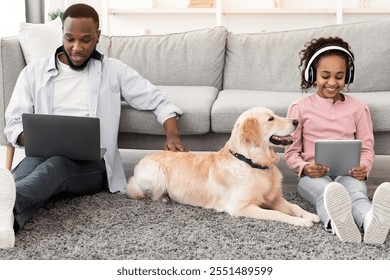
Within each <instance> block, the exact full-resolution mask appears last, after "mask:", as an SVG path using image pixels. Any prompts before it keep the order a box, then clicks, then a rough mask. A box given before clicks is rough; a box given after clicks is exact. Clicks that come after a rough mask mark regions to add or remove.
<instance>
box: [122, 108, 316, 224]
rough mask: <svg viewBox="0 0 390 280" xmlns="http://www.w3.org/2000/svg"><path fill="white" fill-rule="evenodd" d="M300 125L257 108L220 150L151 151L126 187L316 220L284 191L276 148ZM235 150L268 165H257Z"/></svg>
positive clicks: (135, 192) (162, 197)
mask: <svg viewBox="0 0 390 280" xmlns="http://www.w3.org/2000/svg"><path fill="white" fill-rule="evenodd" d="M295 128H296V121H294V120H291V119H286V118H282V117H279V116H277V115H275V114H274V113H273V112H272V111H271V110H269V109H267V108H263V107H257V108H253V109H251V110H248V111H246V112H244V113H243V114H242V115H241V116H240V117H239V118H238V120H237V121H236V123H235V125H234V128H233V130H232V134H231V137H230V139H229V141H228V142H227V143H226V145H225V147H223V148H222V149H221V150H220V151H218V152H206V153H191V152H189V153H173V152H166V151H164V152H157V153H151V154H149V155H147V156H146V157H145V158H143V159H142V160H141V161H140V162H139V164H138V165H137V166H136V167H135V170H134V176H133V177H132V178H131V179H130V180H129V183H128V185H127V188H126V192H127V194H128V195H129V196H130V197H131V198H134V199H142V198H146V197H150V198H152V199H153V200H159V201H167V200H168V199H169V198H170V199H172V200H173V201H176V202H179V203H183V204H189V205H194V206H199V207H204V208H213V209H216V210H218V211H225V212H227V213H229V214H230V215H233V216H245V217H250V218H256V219H263V220H275V221H281V222H286V223H289V224H293V225H300V226H311V225H312V224H313V222H318V221H319V218H318V216H317V215H315V214H312V213H309V212H307V211H305V210H303V209H302V208H301V207H299V206H298V205H296V204H291V203H289V202H288V201H286V200H285V199H284V198H283V197H282V187H281V181H282V175H281V173H280V171H279V169H278V168H277V166H276V163H277V160H278V156H277V154H276V153H275V152H274V150H273V148H272V147H273V146H275V145H278V144H280V143H281V144H287V143H288V141H287V140H286V139H285V138H283V137H282V136H287V135H289V134H290V133H291V132H293V131H294V130H295ZM275 135H277V136H280V137H275ZM271 141H272V142H271ZM279 142H280V143H279ZM274 143H276V144H274ZM231 151H232V152H235V153H239V154H242V155H243V156H245V157H246V158H249V159H251V160H252V162H254V163H256V164H259V165H261V166H264V167H267V169H258V168H253V167H251V166H250V165H249V164H248V163H246V162H244V161H241V160H239V159H238V158H236V157H235V156H234V155H233V154H232V153H231Z"/></svg>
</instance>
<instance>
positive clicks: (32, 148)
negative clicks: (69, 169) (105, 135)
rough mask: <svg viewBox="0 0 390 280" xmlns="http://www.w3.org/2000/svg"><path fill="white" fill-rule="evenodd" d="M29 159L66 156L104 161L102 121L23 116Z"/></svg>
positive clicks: (54, 116) (73, 158)
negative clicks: (101, 137)
mask: <svg viewBox="0 0 390 280" xmlns="http://www.w3.org/2000/svg"><path fill="white" fill-rule="evenodd" d="M22 121H23V131H24V142H25V143H24V145H25V153H26V156H29V157H42V158H48V157H52V156H64V157H67V158H69V159H72V160H90V161H97V160H101V159H102V157H103V155H104V153H105V150H106V149H103V148H100V122H99V119H98V118H90V117H74V116H63V115H46V114H23V115H22Z"/></svg>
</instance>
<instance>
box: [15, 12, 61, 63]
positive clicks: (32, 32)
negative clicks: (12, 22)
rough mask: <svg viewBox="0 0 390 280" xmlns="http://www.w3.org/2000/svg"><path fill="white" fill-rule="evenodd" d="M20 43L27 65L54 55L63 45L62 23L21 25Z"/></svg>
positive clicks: (58, 19) (23, 23)
mask: <svg viewBox="0 0 390 280" xmlns="http://www.w3.org/2000/svg"><path fill="white" fill-rule="evenodd" d="M18 37H19V41H20V46H21V47H22V50H23V54H24V58H25V60H26V63H30V62H31V61H33V60H35V59H39V58H42V57H44V56H47V55H50V54H52V53H54V51H55V50H56V49H57V48H58V47H59V46H61V44H62V21H61V19H60V18H59V17H57V18H56V19H55V20H52V21H49V22H47V23H44V24H41V23H25V22H22V23H21V24H20V30H19V36H18Z"/></svg>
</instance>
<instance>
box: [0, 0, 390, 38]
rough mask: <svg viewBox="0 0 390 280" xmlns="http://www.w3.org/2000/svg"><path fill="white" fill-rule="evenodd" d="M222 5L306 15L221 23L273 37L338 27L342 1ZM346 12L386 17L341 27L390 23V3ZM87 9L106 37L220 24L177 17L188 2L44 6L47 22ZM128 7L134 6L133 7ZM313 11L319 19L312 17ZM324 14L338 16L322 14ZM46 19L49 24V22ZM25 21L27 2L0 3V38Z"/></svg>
mask: <svg viewBox="0 0 390 280" xmlns="http://www.w3.org/2000/svg"><path fill="white" fill-rule="evenodd" d="M216 1H221V6H222V10H227V9H228V10H236V9H241V10H242V9H247V10H246V11H248V10H250V9H256V8H269V7H271V6H273V5H274V3H275V2H276V1H281V3H282V4H281V5H282V7H283V8H284V9H298V10H299V9H302V10H305V11H306V12H305V13H253V14H251V13H241V14H240V13H238V14H236V13H234V14H231V13H226V14H222V16H221V21H220V23H221V24H222V25H224V26H226V27H227V28H228V29H229V30H230V31H233V32H236V33H253V32H270V31H280V30H291V29H301V28H310V27H316V26H323V25H330V24H336V22H337V21H336V12H335V11H336V6H337V1H338V0H216ZM339 1H341V2H342V5H343V7H344V8H349V9H350V8H359V7H364V6H369V7H370V8H378V9H381V10H383V9H384V8H387V11H389V12H388V13H372V12H368V13H348V14H343V16H342V22H343V23H349V22H357V21H364V20H370V19H378V18H388V17H389V16H390V0H339ZM78 2H82V3H86V4H89V5H91V6H93V7H94V8H95V9H96V10H97V12H98V13H99V15H100V19H101V28H102V31H103V33H104V34H109V35H134V34H145V33H148V34H164V33H171V32H182V31H187V30H193V29H199V28H210V27H214V26H215V25H216V24H217V20H216V14H215V13H202V14H199V13H191V14H188V13H175V12H172V11H175V10H177V9H186V7H187V4H188V3H189V0H45V10H46V17H47V13H48V12H50V11H55V10H57V9H62V10H64V9H65V8H66V7H67V6H68V5H71V4H74V3H78ZM150 2H152V4H153V6H154V7H155V8H158V9H165V11H167V13H165V14H158V13H157V14H156V13H129V14H115V15H113V14H109V15H108V14H107V8H115V7H121V8H122V9H125V8H126V7H129V6H134V5H136V4H137V3H138V4H139V3H144V4H146V3H150ZM130 3H133V4H132V5H131V4H130ZM308 9H314V10H315V11H317V13H311V12H309V10H308ZM323 9H328V10H331V9H333V10H334V12H329V13H318V11H321V10H323ZM46 19H47V18H46ZM22 21H25V7H24V0H12V1H0V36H10V35H15V34H17V32H18V30H19V25H20V22H22Z"/></svg>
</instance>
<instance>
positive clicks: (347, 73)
mask: <svg viewBox="0 0 390 280" xmlns="http://www.w3.org/2000/svg"><path fill="white" fill-rule="evenodd" d="M344 83H345V84H347V85H349V84H350V83H351V71H350V69H348V71H347V72H346V73H345V81H344Z"/></svg>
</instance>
